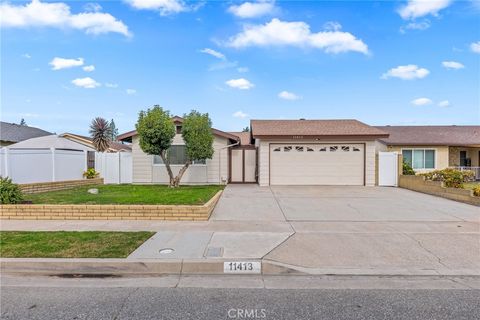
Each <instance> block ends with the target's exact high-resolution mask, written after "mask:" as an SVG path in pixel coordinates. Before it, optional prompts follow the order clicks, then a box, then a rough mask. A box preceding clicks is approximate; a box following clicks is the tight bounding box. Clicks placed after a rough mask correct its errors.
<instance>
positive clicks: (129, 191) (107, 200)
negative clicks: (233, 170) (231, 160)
mask: <svg viewBox="0 0 480 320" xmlns="http://www.w3.org/2000/svg"><path fill="white" fill-rule="evenodd" d="M92 188H96V189H98V194H90V193H88V192H87V190H88V189H92ZM221 189H223V186H219V185H206V186H181V187H178V188H169V187H168V186H164V185H132V184H120V185H113V184H110V185H96V186H91V185H90V186H82V187H77V188H74V189H68V190H60V191H51V192H44V193H37V194H26V195H25V200H26V201H32V203H34V204H169V205H182V204H183V205H201V204H204V203H206V202H207V201H208V200H210V198H212V197H213V196H214V195H215V194H216V193H217V192H218V191H219V190H221Z"/></svg>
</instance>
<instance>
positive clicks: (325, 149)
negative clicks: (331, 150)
mask: <svg viewBox="0 0 480 320" xmlns="http://www.w3.org/2000/svg"><path fill="white" fill-rule="evenodd" d="M318 151H320V152H323V151H327V147H323V148H320V150H318Z"/></svg>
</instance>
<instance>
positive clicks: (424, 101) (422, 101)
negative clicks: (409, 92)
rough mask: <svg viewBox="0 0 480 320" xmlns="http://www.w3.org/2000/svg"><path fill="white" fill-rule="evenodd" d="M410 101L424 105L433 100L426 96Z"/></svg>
mask: <svg viewBox="0 0 480 320" xmlns="http://www.w3.org/2000/svg"><path fill="white" fill-rule="evenodd" d="M411 103H412V104H413V105H416V106H426V105H429V104H432V103H433V101H432V100H430V99H428V98H418V99H415V100H412V101H411Z"/></svg>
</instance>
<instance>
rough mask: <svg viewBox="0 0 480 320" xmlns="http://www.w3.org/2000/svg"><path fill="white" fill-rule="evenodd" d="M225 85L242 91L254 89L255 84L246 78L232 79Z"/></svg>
mask: <svg viewBox="0 0 480 320" xmlns="http://www.w3.org/2000/svg"><path fill="white" fill-rule="evenodd" d="M225 83H226V84H227V85H228V86H230V87H232V88H236V89H240V90H248V89H251V88H253V87H254V85H253V83H251V82H250V81H248V80H247V79H244V78H240V79H231V80H228V81H227V82H225Z"/></svg>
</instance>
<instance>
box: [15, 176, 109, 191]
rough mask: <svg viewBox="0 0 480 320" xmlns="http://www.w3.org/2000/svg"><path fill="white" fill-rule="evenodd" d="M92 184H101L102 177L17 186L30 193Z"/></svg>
mask: <svg viewBox="0 0 480 320" xmlns="http://www.w3.org/2000/svg"><path fill="white" fill-rule="evenodd" d="M93 184H103V178H95V179H81V180H65V181H54V182H37V183H24V184H19V185H18V186H19V187H20V189H21V190H22V192H23V193H27V194H30V193H41V192H48V191H58V190H66V189H72V188H75V187H79V186H87V185H93Z"/></svg>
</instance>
